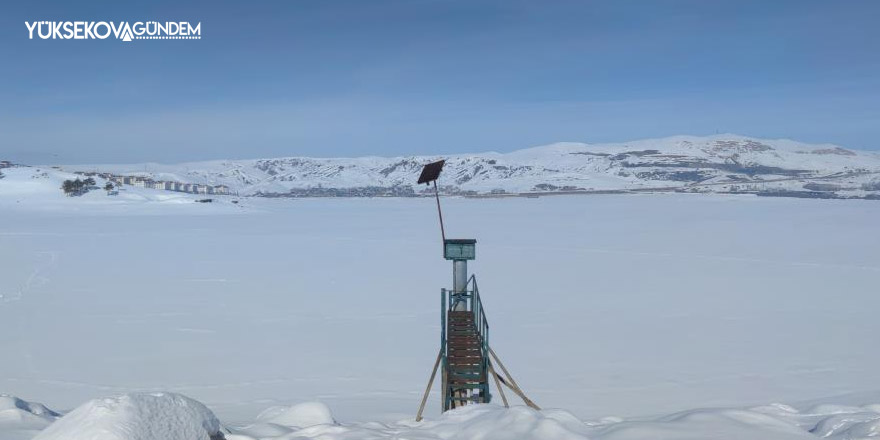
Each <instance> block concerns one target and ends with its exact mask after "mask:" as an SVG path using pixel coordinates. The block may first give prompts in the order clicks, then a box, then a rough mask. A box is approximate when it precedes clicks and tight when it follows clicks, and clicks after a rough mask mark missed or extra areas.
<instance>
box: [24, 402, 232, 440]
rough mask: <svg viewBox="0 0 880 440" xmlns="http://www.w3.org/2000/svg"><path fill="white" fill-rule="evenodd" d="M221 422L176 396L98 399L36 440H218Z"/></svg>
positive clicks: (76, 410)
mask: <svg viewBox="0 0 880 440" xmlns="http://www.w3.org/2000/svg"><path fill="white" fill-rule="evenodd" d="M222 438H223V435H222V434H221V433H220V422H219V421H218V420H217V418H216V417H215V416H214V414H213V413H212V412H211V410H209V409H208V408H207V407H205V405H203V404H201V403H199V402H197V401H195V400H193V399H190V398H188V397H186V396H182V395H180V394H174V393H132V394H125V395H122V396H118V397H108V398H103V399H95V400H91V401H89V402H86V403H85V404H83V405H81V406H80V407H79V408H77V409H75V410H73V411H71V412H70V413H69V414H67V415H65V416H64V417H62V418H60V419H59V420H58V421H57V422H55V423H54V424H52V425H51V426H49V427H48V428H46V429H45V430H44V431H42V432H41V433H40V434H39V435H37V436H36V437H34V440H217V439H222Z"/></svg>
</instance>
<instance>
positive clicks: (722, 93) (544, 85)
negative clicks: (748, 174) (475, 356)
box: [0, 0, 880, 163]
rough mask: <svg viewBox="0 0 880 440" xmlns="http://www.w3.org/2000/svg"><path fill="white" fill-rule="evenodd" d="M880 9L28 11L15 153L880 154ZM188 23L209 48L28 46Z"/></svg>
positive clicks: (11, 90)
mask: <svg viewBox="0 0 880 440" xmlns="http://www.w3.org/2000/svg"><path fill="white" fill-rule="evenodd" d="M878 16H880V2H877V1H875V0H841V1H834V2H831V1H827V0H817V1H813V0H791V1H787V0H777V1H772V2H768V1H766V0H761V1H752V0H639V1H636V0H614V1H611V0H608V1H592V0H580V1H573V0H572V1H568V0H559V1H556V0H547V1H537V0H535V1H522V0H498V1H488V0H461V1H459V0H407V1H404V0H373V1H364V0H352V1H337V0H285V1H280V0H278V1H260V2H245V1H206V2H185V1H150V2H119V1H95V2H88V1H82V2H66V1H27V2H25V1H19V2H16V3H15V4H10V3H7V4H4V5H3V6H2V13H0V60H2V61H0V159H4V158H12V159H13V160H17V161H20V162H26V163H122V162H164V163H171V162H182V161H198V160H209V159H221V158H258V157H278V156H328V157H339V156H363V155H382V156H397V155H416V154H430V155H435V154H444V153H463V152H479V151H490V150H494V151H501V152H505V151H512V150H516V149H520V148H525V147H530V146H535V145H542V144H548V143H553V142H560V141H576V142H618V141H628V140H633V139H642V138H655V137H664V136H672V135H678V134H692V135H709V134H716V133H737V134H742V135H747V136H754V137H760V138H789V139H795V140H799V141H804V142H810V143H825V142H828V143H836V144H839V145H843V146H846V147H849V148H857V149H875V150H876V149H880V75H878V72H880V51H878V49H880V26H877V25H876V22H877V18H878ZM35 20H58V21H76V20H86V21H102V20H104V21H114V22H118V21H131V22H134V21H147V20H156V21H190V22H192V23H201V35H202V38H201V39H200V40H167V41H166V40H163V41H158V40H157V41H138V40H136V41H133V42H122V41H119V40H116V39H107V40H41V39H38V38H36V39H33V40H31V39H29V38H28V30H27V28H26V26H25V22H26V21H35Z"/></svg>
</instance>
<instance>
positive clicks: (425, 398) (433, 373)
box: [416, 349, 443, 422]
mask: <svg viewBox="0 0 880 440" xmlns="http://www.w3.org/2000/svg"><path fill="white" fill-rule="evenodd" d="M442 357H443V350H442V349H441V350H440V351H439V352H438V353H437V360H436V361H435V362H434V369H433V370H432V371H431V378H430V379H428V386H427V387H425V395H424V396H422V404H421V405H419V412H418V414H416V421H417V422H421V421H422V411H424V410H425V403H427V401H428V394H430V393H431V385H434V378H435V377H436V376H437V367H439V366H440V359H441V358H442Z"/></svg>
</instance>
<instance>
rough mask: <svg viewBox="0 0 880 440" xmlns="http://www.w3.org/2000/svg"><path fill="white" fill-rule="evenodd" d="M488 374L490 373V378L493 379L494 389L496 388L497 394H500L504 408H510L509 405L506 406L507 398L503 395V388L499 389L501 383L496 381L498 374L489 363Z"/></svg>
mask: <svg viewBox="0 0 880 440" xmlns="http://www.w3.org/2000/svg"><path fill="white" fill-rule="evenodd" d="M489 372H490V373H492V377H494V378H495V388H498V394H501V400H502V401H503V402H504V407H505V408H510V405H508V404H507V396H505V395H504V388H501V381H500V380H499V379H498V373H496V372H495V368H494V367H492V363H491V362H489Z"/></svg>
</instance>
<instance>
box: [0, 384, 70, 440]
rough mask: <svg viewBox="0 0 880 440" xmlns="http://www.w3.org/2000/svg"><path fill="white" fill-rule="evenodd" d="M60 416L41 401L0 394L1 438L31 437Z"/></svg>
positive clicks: (16, 439) (6, 439)
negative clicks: (36, 401)
mask: <svg viewBox="0 0 880 440" xmlns="http://www.w3.org/2000/svg"><path fill="white" fill-rule="evenodd" d="M59 416H60V414H58V413H56V412H55V411H52V410H50V409H49V408H46V407H45V406H43V405H41V404H39V403H32V402H26V401H24V400H21V399H19V398H17V397H14V396H8V395H5V394H0V438H2V439H3V440H18V439H29V438H31V437H33V436H34V435H35V434H36V433H37V432H39V431H40V430H42V429H45V428H46V427H47V426H49V425H50V424H52V422H54V421H55V419H57V418H58V417H59Z"/></svg>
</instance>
